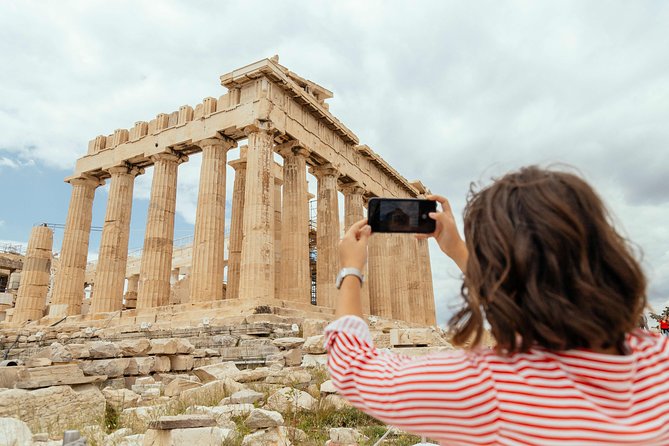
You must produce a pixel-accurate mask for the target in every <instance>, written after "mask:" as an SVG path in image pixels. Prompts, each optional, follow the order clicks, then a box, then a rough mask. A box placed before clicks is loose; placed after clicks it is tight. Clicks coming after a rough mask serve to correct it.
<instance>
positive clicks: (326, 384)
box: [320, 379, 337, 393]
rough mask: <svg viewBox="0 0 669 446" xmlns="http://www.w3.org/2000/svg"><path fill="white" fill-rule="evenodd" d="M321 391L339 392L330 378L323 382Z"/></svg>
mask: <svg viewBox="0 0 669 446" xmlns="http://www.w3.org/2000/svg"><path fill="white" fill-rule="evenodd" d="M320 391H321V393H337V389H335V386H334V384H332V380H331V379H328V380H327V381H324V382H323V384H321V387H320Z"/></svg>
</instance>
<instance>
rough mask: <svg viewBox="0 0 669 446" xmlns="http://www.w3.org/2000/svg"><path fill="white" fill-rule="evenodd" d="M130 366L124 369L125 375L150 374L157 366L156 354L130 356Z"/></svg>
mask: <svg viewBox="0 0 669 446" xmlns="http://www.w3.org/2000/svg"><path fill="white" fill-rule="evenodd" d="M128 359H129V362H128V367H127V368H126V369H125V371H124V375H126V376H132V375H148V374H149V373H151V372H153V371H154V370H155V367H156V359H157V357H156V356H144V357H141V356H140V357H137V358H128Z"/></svg>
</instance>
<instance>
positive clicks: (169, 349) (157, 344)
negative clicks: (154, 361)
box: [149, 338, 177, 355]
mask: <svg viewBox="0 0 669 446" xmlns="http://www.w3.org/2000/svg"><path fill="white" fill-rule="evenodd" d="M150 343H151V350H149V354H150V355H176V353H177V340H176V339H172V338H168V339H151V342H150Z"/></svg>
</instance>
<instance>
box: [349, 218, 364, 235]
mask: <svg viewBox="0 0 669 446" xmlns="http://www.w3.org/2000/svg"><path fill="white" fill-rule="evenodd" d="M366 224H367V219H366V218H363V219H362V220H359V221H356V222H355V223H353V224H352V225H351V227H350V228H348V231H346V234H344V237H353V238H354V239H357V238H358V233H359V232H360V230H361V229H362V228H363V227H364V226H365V225H366Z"/></svg>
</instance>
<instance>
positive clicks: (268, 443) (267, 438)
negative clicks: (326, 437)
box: [242, 426, 308, 446]
mask: <svg viewBox="0 0 669 446" xmlns="http://www.w3.org/2000/svg"><path fill="white" fill-rule="evenodd" d="M293 440H294V441H295V442H294V443H293ZM307 440H308V437H307V434H305V433H304V432H303V431H301V430H300V429H295V428H291V427H285V426H277V427H271V428H269V429H263V430H259V431H256V432H254V433H252V434H249V435H247V436H245V437H244V439H243V440H242V446H292V445H294V444H295V445H299V444H305V442H306V441H307Z"/></svg>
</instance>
